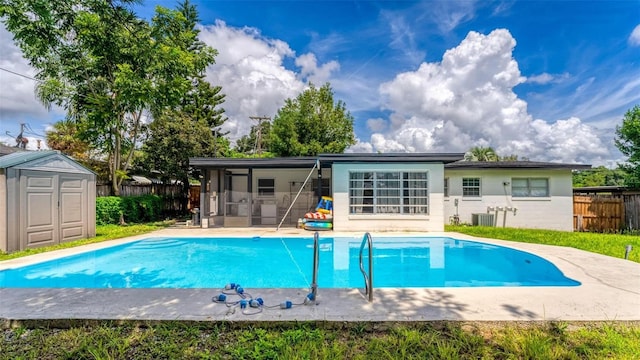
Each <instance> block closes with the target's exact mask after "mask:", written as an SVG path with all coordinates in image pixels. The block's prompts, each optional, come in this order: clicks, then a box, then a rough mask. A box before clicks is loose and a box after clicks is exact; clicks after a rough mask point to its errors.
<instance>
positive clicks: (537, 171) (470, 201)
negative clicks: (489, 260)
mask: <svg viewBox="0 0 640 360" xmlns="http://www.w3.org/2000/svg"><path fill="white" fill-rule="evenodd" d="M590 168H591V165H582V164H559V163H549V162H536V161H499V162H483V161H458V162H455V163H450V164H447V165H445V171H444V186H445V194H444V208H445V210H444V213H445V216H446V217H447V218H448V219H449V221H450V222H460V223H468V224H473V225H491V226H501V227H504V226H506V227H515V228H531V229H549V230H562V231H573V182H572V170H585V169H590Z"/></svg>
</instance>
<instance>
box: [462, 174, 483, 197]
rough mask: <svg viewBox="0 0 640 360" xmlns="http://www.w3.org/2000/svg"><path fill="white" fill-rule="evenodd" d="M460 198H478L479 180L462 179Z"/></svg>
mask: <svg viewBox="0 0 640 360" xmlns="http://www.w3.org/2000/svg"><path fill="white" fill-rule="evenodd" d="M462 197H480V178H462Z"/></svg>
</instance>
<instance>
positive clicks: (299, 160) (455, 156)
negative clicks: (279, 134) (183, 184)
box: [189, 153, 464, 169]
mask: <svg viewBox="0 0 640 360" xmlns="http://www.w3.org/2000/svg"><path fill="white" fill-rule="evenodd" d="M463 157H464V153H440V154H438V153H435V154H431V153H390V154H374V153H350V154H319V155H318V156H316V157H312V156H305V157H276V158H239V159H238V158H190V159H189V164H190V165H191V166H196V167H209V168H226V169H232V168H311V167H313V165H315V164H316V162H317V161H319V162H320V164H321V166H330V165H331V164H333V163H345V162H354V163H355V162H357V163H366V162H375V163H389V162H404V163H406V162H421V163H422V162H431V163H433V162H436V163H444V164H447V163H450V162H454V161H458V160H460V159H462V158H463Z"/></svg>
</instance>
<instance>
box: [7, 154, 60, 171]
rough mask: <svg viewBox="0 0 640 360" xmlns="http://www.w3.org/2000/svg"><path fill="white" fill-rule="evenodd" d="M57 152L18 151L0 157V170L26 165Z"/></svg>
mask: <svg viewBox="0 0 640 360" xmlns="http://www.w3.org/2000/svg"><path fill="white" fill-rule="evenodd" d="M59 153H60V152H59V151H55V150H48V151H19V152H14V153H12V154H8V155H5V156H2V157H0V169H6V168H10V167H14V166H17V165H20V164H24V163H28V162H30V161H33V160H38V159H42V158H45V157H47V156H51V155H56V154H59Z"/></svg>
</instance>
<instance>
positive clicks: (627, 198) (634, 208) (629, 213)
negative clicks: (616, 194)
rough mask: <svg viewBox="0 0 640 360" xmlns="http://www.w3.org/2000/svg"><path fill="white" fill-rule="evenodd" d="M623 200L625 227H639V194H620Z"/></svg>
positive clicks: (633, 228) (636, 228) (635, 228)
mask: <svg viewBox="0 0 640 360" xmlns="http://www.w3.org/2000/svg"><path fill="white" fill-rule="evenodd" d="M622 200H623V202H624V215H625V224H626V226H625V228H626V229H629V230H638V229H640V194H625V195H622Z"/></svg>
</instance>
